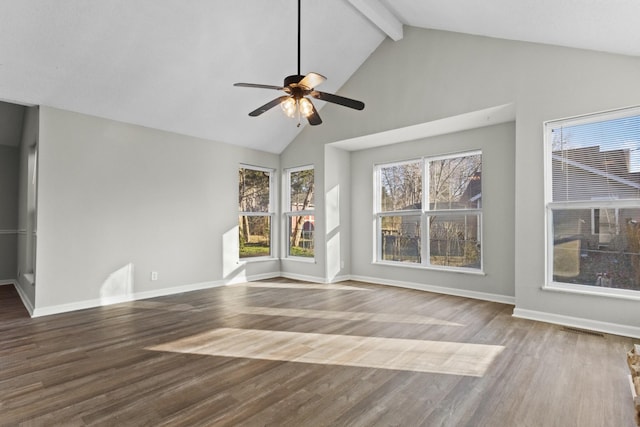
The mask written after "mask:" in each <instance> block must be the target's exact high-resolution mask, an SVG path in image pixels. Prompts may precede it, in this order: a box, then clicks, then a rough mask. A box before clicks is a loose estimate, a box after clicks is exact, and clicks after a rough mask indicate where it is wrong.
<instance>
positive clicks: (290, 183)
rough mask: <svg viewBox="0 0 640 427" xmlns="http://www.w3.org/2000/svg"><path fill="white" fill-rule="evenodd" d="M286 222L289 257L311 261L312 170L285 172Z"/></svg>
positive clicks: (308, 168) (306, 167)
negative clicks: (309, 259)
mask: <svg viewBox="0 0 640 427" xmlns="http://www.w3.org/2000/svg"><path fill="white" fill-rule="evenodd" d="M286 194H287V201H286V207H285V220H286V230H287V236H288V237H287V256H288V257H303V258H313V257H314V231H315V215H314V209H315V205H314V170H313V166H304V167H300V168H295V169H289V170H287V171H286Z"/></svg>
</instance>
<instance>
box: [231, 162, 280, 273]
mask: <svg viewBox="0 0 640 427" xmlns="http://www.w3.org/2000/svg"><path fill="white" fill-rule="evenodd" d="M238 169H251V170H256V171H261V172H269V210H268V212H243V211H241V210H240V209H238V217H240V216H268V217H269V222H270V224H271V227H270V230H269V242H270V248H269V255H261V256H253V257H245V258H240V257H239V253H238V263H253V262H264V261H273V260H276V259H278V256H277V254H278V245H277V239H274V229H275V224H276V211H275V207H276V206H277V203H276V191H274V190H275V189H276V188H278V187H277V186H276V176H277V174H276V169H274V168H268V167H264V166H255V165H250V164H246V163H240V164H239V165H238ZM239 248H240V242H238V250H239Z"/></svg>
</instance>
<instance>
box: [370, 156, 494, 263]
mask: <svg viewBox="0 0 640 427" xmlns="http://www.w3.org/2000/svg"><path fill="white" fill-rule="evenodd" d="M474 155H480V156H482V150H470V151H461V152H455V153H448V154H443V155H436V156H422V157H418V158H414V159H407V160H401V161H397V162H388V163H386V162H385V163H376V164H374V173H373V188H374V201H373V219H374V220H373V235H374V239H373V240H374V248H373V260H372V264H376V265H388V266H395V267H402V268H415V269H423V270H437V271H447V272H456V273H468V274H476V275H485V272H484V243H483V242H484V236H483V231H484V220H483V208H482V207H479V208H476V209H436V210H429V200H428V194H429V184H430V183H429V170H428V168H429V162H433V161H439V160H447V159H453V158H457V157H464V156H474ZM416 162H421V163H422V165H421V169H422V181H423V182H422V209H411V210H402V211H378V208H379V207H380V206H381V203H382V194H381V191H382V185H381V176H380V173H381V169H382V168H383V167H393V166H401V165H406V164H410V163H416ZM459 215H477V216H478V225H479V230H478V241H479V242H480V267H479V268H468V267H452V266H446V265H436V264H431V263H430V259H431V253H430V252H431V245H430V236H429V235H428V234H427V235H426V236H422V235H421V238H420V240H421V242H420V245H421V247H420V250H421V253H423V254H424V255H423V256H422V257H421V258H422V259H421V262H420V263H409V262H403V261H390V260H383V259H382V235H381V233H379V232H378V231H379V230H380V221H381V218H382V217H384V216H420V221H421V225H420V227H421V229H422V230H427V231H428V230H429V227H428V221H429V218H430V217H432V216H440V217H442V216H459Z"/></svg>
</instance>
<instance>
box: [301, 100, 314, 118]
mask: <svg viewBox="0 0 640 427" xmlns="http://www.w3.org/2000/svg"><path fill="white" fill-rule="evenodd" d="M298 108H299V109H300V113H301V114H302V115H303V116H305V117H309V116H310V115H311V113H313V105H312V104H311V101H309V100H308V99H307V98H301V99H300V100H299V101H298Z"/></svg>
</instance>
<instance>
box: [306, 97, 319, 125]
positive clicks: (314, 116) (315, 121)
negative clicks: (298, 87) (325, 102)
mask: <svg viewBox="0 0 640 427" xmlns="http://www.w3.org/2000/svg"><path fill="white" fill-rule="evenodd" d="M309 102H311V101H309ZM311 107H312V108H313V111H312V112H311V114H309V115H308V116H307V120H309V124H310V125H311V126H316V125H319V124H321V123H322V119H321V118H320V114H318V110H316V106H315V105H313V102H311Z"/></svg>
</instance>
